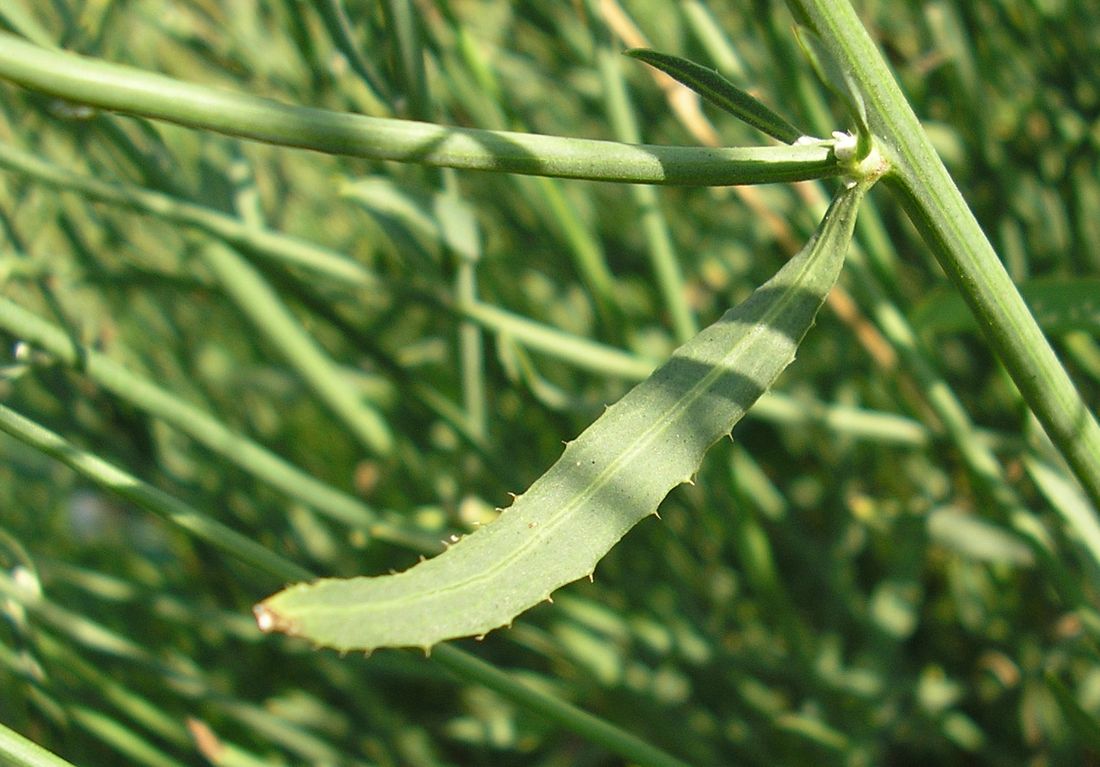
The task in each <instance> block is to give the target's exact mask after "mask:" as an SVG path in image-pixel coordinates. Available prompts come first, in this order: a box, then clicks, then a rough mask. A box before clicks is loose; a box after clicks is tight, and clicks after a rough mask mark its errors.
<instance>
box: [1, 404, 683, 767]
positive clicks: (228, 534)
mask: <svg viewBox="0 0 1100 767" xmlns="http://www.w3.org/2000/svg"><path fill="white" fill-rule="evenodd" d="M0 430H2V431H5V432H7V433H8V434H10V435H11V436H13V437H15V438H16V439H18V440H20V441H21V442H24V443H25V444H27V445H30V446H31V447H34V448H36V449H38V450H40V451H42V452H43V453H45V454H46V455H49V456H51V457H53V458H56V459H57V460H59V461H61V462H62V463H64V464H65V465H66V466H69V467H70V468H72V469H73V470H74V471H76V472H77V473H78V474H80V475H81V476H83V477H84V478H86V479H88V480H90V481H91V482H94V483H95V484H97V485H100V486H101V487H104V488H106V489H107V490H110V491H112V492H114V493H116V494H117V495H119V496H121V497H123V498H125V499H126V500H128V501H130V502H132V503H134V504H135V505H137V506H139V507H141V508H143V509H145V510H146V511H149V512H151V513H153V514H154V515H156V516H158V517H161V518H163V519H165V520H167V521H168V522H170V523H172V524H174V525H176V526H178V527H181V528H182V529H183V530H185V531H186V532H187V533H189V534H191V535H194V536H195V537H196V538H198V539H200V540H203V541H205V542H207V543H209V544H211V545H212V546H214V547H215V548H216V549H218V550H220V551H222V552H224V553H226V554H228V555H229V556H231V557H233V558H235V559H239V560H241V561H242V562H245V563H247V564H249V565H252V566H253V567H256V568H257V569H258V570H261V571H262V572H265V573H268V574H270V575H272V576H274V577H276V578H278V579H280V580H282V581H284V582H290V581H304V580H314V579H316V578H317V576H316V575H315V574H314V573H312V572H310V571H309V570H307V569H306V568H304V567H302V566H300V565H298V564H296V563H294V562H292V561H291V560H289V559H287V558H285V557H283V556H280V555H279V554H276V553H274V552H272V551H269V550H267V549H266V548H264V547H263V546H261V545H259V544H258V543H256V542H255V541H252V540H251V539H249V538H247V537H245V536H243V535H241V534H240V533H238V532H237V531H235V530H233V529H231V528H229V527H226V526H225V525H223V524H221V523H220V522H218V521H216V520H214V519H211V518H210V517H208V516H206V515H205V514H203V513H201V512H199V511H197V510H196V509H194V508H192V507H190V506H189V505H187V504H185V503H184V502H182V501H180V500H178V499H177V498H175V497H173V496H171V495H169V494H167V493H165V492H163V491H161V490H158V489H157V488H155V487H153V486H151V485H149V484H147V483H145V482H142V481H141V480H140V479H138V478H137V477H134V476H133V475H131V474H128V473H127V472H125V471H122V470H121V469H119V468H118V467H116V466H113V465H112V464H109V463H107V462H106V461H104V460H102V459H101V458H99V457H97V456H95V455H93V454H92V453H89V452H87V451H85V450H81V449H80V448H78V447H76V446H75V445H73V444H72V443H70V442H68V441H67V440H65V439H64V438H63V437H61V436H59V435H57V434H55V433H53V432H51V431H49V430H47V429H45V428H43V427H42V426H39V425H38V424H36V423H34V422H33V421H30V420H28V419H26V418H24V417H23V416H21V415H19V414H18V413H16V412H14V411H13V410H10V409H9V408H6V407H4V406H3V405H0ZM432 657H433V658H435V659H436V660H440V661H442V662H443V663H444V664H445V665H446V666H447V668H449V669H450V670H451V671H452V672H454V673H455V674H457V675H459V676H460V677H462V678H463V679H466V680H467V681H469V682H473V683H475V684H480V685H484V686H485V687H488V688H489V689H490V690H494V691H495V692H497V693H500V694H501V695H502V696H504V697H505V698H507V699H509V700H512V701H514V702H515V703H517V704H519V705H521V706H523V707H524V708H529V709H531V710H533V711H536V712H537V713H539V714H541V715H543V716H545V717H547V718H548V719H550V720H552V721H554V722H557V723H558V724H560V725H561V726H563V727H565V728H567V729H569V730H571V731H573V732H576V733H578V734H580V735H583V736H584V737H587V738H590V739H591V740H592V741H593V742H594V743H599V744H600V745H602V746H603V747H605V748H606V749H608V750H609V751H611V752H613V753H616V754H619V755H620V756H622V757H624V758H626V759H629V760H632V761H634V762H637V763H638V764H640V765H651V766H652V767H685V766H684V764H683V762H681V761H679V760H678V759H676V758H675V757H673V756H671V755H669V754H666V753H664V752H663V751H661V750H660V749H657V748H655V747H653V746H651V745H650V744H648V743H646V742H645V741H644V740H642V739H640V738H638V737H637V736H635V735H632V734H630V733H629V732H626V731H625V730H622V729H620V728H618V727H616V726H615V725H613V724H611V723H609V722H606V721H604V720H601V719H598V718H596V717H594V716H592V715H591V714H589V713H587V712H585V711H583V710H581V709H579V708H577V707H576V706H574V705H572V704H570V703H567V702H565V701H563V700H560V699H558V698H555V697H554V696H552V695H549V694H547V693H545V692H542V691H540V690H536V689H534V688H532V687H529V686H528V685H526V684H523V683H520V682H517V681H516V680H514V679H512V678H511V677H510V676H508V675H507V674H506V673H504V672H502V671H500V670H498V669H495V668H493V667H492V666H490V665H489V664H487V663H485V662H484V661H480V660H478V659H477V658H476V657H474V656H472V655H470V654H469V653H466V652H463V651H462V650H459V649H458V648H456V647H450V646H440V647H437V648H435V653H434V654H433V656H432ZM2 727H3V726H2V725H0V748H4V747H7V746H8V745H9V743H8V742H7V741H8V739H6V738H5V736H6V735H8V733H9V732H10V731H8V732H5V731H4V730H3V729H2ZM10 742H11V744H12V748H13V749H14V748H15V747H16V746H18V745H19V743H18V742H17V741H15V740H14V739H11V740H10ZM0 753H3V752H2V751H0ZM14 753H23V752H18V751H16V752H14ZM28 764H31V765H35V766H36V767H37V765H48V766H49V767H56V766H57V765H64V764H65V763H64V762H49V761H40V762H28Z"/></svg>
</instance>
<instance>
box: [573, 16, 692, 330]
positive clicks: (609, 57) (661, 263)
mask: <svg viewBox="0 0 1100 767" xmlns="http://www.w3.org/2000/svg"><path fill="white" fill-rule="evenodd" d="M590 7H591V9H592V12H593V14H595V13H596V10H597V9H596V7H595V4H594V3H590ZM597 29H598V32H597V34H598V35H599V39H598V41H597V49H596V65H597V67H598V69H599V71H600V76H601V79H602V81H603V86H604V91H605V93H606V97H607V102H608V107H607V109H608V116H609V117H610V119H611V124H612V126H613V129H614V131H615V136H616V138H618V140H620V141H623V142H626V143H628V144H637V143H639V142H640V141H641V131H640V130H639V129H638V121H637V118H636V117H635V116H634V109H633V107H631V104H630V97H629V95H628V94H627V92H626V84H625V82H623V76H622V68H621V61H620V60H621V59H622V56H621V54H620V52H619V51H618V50H616V49H615V48H614V47H613V46H612V45H611V43H610V37H609V35H608V33H607V31H606V29H604V28H603V27H597ZM630 193H631V195H632V196H633V197H634V202H635V205H637V207H638V211H639V214H640V216H641V227H642V232H643V234H644V236H645V242H646V247H647V248H648V250H649V258H650V261H651V263H652V264H653V271H654V276H655V277H656V279H657V286H658V288H659V289H660V291H661V296H662V297H663V299H664V304H665V308H666V309H667V310H668V312H669V314H670V315H671V319H672V327H673V330H674V332H675V334H676V339H677V341H678V342H680V343H683V342H684V341H687V340H688V339H689V338H691V337H692V336H694V335H695V334H696V333H697V332H699V325H698V323H697V322H696V320H695V313H694V312H693V311H692V310H691V307H690V306H689V305H688V302H687V291H686V289H685V287H684V276H683V272H682V271H681V269H680V259H679V257H678V256H677V254H676V249H675V247H674V246H673V244H672V235H671V234H670V233H669V230H668V222H667V221H666V220H665V216H664V214H663V213H662V212H661V204H660V198H659V197H658V196H657V191H656V190H655V189H654V188H653V187H651V186H635V187H631V189H630Z"/></svg>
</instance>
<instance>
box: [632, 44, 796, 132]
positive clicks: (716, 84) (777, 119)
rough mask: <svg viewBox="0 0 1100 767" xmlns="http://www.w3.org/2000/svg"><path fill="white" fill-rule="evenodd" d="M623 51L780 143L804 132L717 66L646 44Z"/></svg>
mask: <svg viewBox="0 0 1100 767" xmlns="http://www.w3.org/2000/svg"><path fill="white" fill-rule="evenodd" d="M626 55H627V56H630V57H631V58H635V59H638V61H644V62H645V63H646V64H649V65H650V66H651V67H654V68H656V69H659V70H661V71H662V72H664V73H665V74H666V75H668V76H669V77H671V78H672V79H673V80H676V81H677V82H679V83H683V84H684V85H686V86H687V87H688V88H691V89H692V90H693V91H695V92H696V93H698V94H699V95H700V96H702V97H703V98H704V99H706V100H707V101H709V102H710V103H711V104H714V105H715V106H716V107H718V108H719V109H724V110H725V111H727V112H729V113H730V114H731V115H733V116H734V117H736V118H737V119H739V120H743V121H744V122H746V123H748V124H749V125H751V126H752V127H754V128H756V129H757V130H759V131H761V132H763V133H766V134H768V135H769V136H771V137H772V138H775V139H779V140H780V141H782V142H783V143H784V144H793V143H795V142H796V141H798V140H799V139H800V138H802V137H803V136H805V135H806V134H805V132H803V131H800V130H799V129H798V128H796V127H794V126H793V125H791V123H790V122H788V121H787V119H786V118H784V117H782V116H781V115H779V114H777V113H776V112H774V111H773V110H772V109H771V108H769V107H768V106H766V105H765V104H763V103H762V102H761V101H760V100H759V99H757V98H756V97H755V96H753V95H752V94H750V93H748V92H746V91H743V90H741V89H740V88H738V87H737V86H736V85H734V84H733V83H731V82H730V81H729V80H727V79H726V78H725V77H723V76H722V75H721V73H719V72H718V71H717V70H714V69H710V68H708V67H704V66H702V65H701V64H696V63H695V62H694V61H688V60H687V59H682V58H680V57H679V56H671V55H669V54H667V53H658V52H657V51H651V50H649V49H647V48H632V49H631V50H629V51H626Z"/></svg>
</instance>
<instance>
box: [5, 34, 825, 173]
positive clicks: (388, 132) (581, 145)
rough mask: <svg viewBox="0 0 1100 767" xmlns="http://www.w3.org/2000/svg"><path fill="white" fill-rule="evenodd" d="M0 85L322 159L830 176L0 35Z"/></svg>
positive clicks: (816, 159)
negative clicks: (355, 103)
mask: <svg viewBox="0 0 1100 767" xmlns="http://www.w3.org/2000/svg"><path fill="white" fill-rule="evenodd" d="M0 78H3V79H7V80H11V81H13V82H16V83H19V84H20V85H23V86H25V87H27V88H31V89H34V90H37V91H41V92H43V93H48V94H50V95H53V96H57V97H59V98H62V99H67V100H69V101H73V102H77V103H82V104H90V105H92V106H96V107H100V108H103V109H110V110H113V111H116V112H123V113H127V114H134V115H141V116H144V117H152V118H156V119H159V120H167V121H169V122H173V123H178V124H179V125H186V126H190V127H195V128H201V129H203V130H211V131H217V132H219V133H226V134H229V135H233V136H241V137H243V138H248V139H255V140H258V141H264V142H267V143H270V144H279V145H282V146H293V147H301V148H304V149H312V150H315V151H318V152H327V153H330V154H344V155H352V156H357V157H366V158H370V159H375V160H395V161H397V162H412V163H419V164H422V165H434V166H440V167H449V168H465V169H468V170H492V171H500V172H505V173H525V174H532V175H538V176H558V177H562V178H580V179H589V180H593V181H619V182H628V183H640V184H692V185H700V186H703V185H712V186H716V185H725V184H765V183H776V182H783V181H801V180H806V179H813V178H823V177H826V176H835V175H837V174H838V173H839V172H840V171H839V169H838V168H837V162H836V158H835V157H833V156H832V152H831V151H830V149H829V147H827V146H799V147H753V148H739V147H738V148H723V149H712V148H703V147H665V146H651V145H636V144H620V143H616V142H614V141H594V140H590V139H576V138H562V137H558V136H543V135H538V134H533V133H512V132H508V131H488V130H476V129H472V128H451V127H445V126H441V125H433V124H430V123H422V122H414V121H411V120H390V119H385V118H380V117H366V116H364V115H356V114H348V113H346V112H333V111H329V110H325V109H313V108H309V107H298V106H291V105H288V104H282V103H279V102H276V101H271V100H269V99H264V98H259V97H257V96H251V95H247V94H243V93H234V92H233V91H229V90H223V89H219V88H211V87H208V86H201V85H193V84H191V83H185V82H181V81H179V80H174V79H172V78H170V77H165V76H163V75H156V74H150V73H148V72H144V71H142V70H140V69H136V68H133V67H126V66H120V65H117V64H110V63H107V62H104V61H98V60H96V59H91V58H86V57H84V56H77V55H75V54H71V53H63V52H59V51H52V50H46V49H45V48H39V47H38V46H36V45H32V44H30V43H28V42H26V41H24V40H20V39H19V38H17V37H14V36H12V35H10V34H6V33H0Z"/></svg>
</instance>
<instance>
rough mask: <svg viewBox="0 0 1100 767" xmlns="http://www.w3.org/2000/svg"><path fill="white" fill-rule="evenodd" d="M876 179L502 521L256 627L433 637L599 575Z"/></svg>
mask: <svg viewBox="0 0 1100 767" xmlns="http://www.w3.org/2000/svg"><path fill="white" fill-rule="evenodd" d="M870 183H872V182H871V181H863V182H860V183H852V184H850V185H848V186H847V187H846V188H845V189H844V191H842V192H841V193H840V194H839V195H838V197H837V199H836V200H834V202H833V205H832V206H831V207H830V209H829V211H828V212H827V213H826V215H825V218H824V220H823V221H822V223H821V225H820V226H819V227H818V231H817V232H816V233H815V234H814V236H813V238H812V239H811V240H810V242H809V243H807V245H806V246H805V247H804V248H803V250H802V251H801V252H800V253H799V255H797V256H796V257H795V258H793V259H791V260H790V261H789V262H788V263H787V264H786V265H785V266H784V267H783V268H782V269H780V270H779V272H777V273H776V275H775V276H774V277H772V279H771V280H769V281H768V282H766V283H765V284H764V285H762V286H761V287H760V288H759V289H757V290H756V292H754V293H753V295H752V296H751V297H750V298H749V299H748V300H747V301H745V302H744V303H742V304H740V305H739V306H737V307H735V308H734V309H732V310H730V311H729V312H727V313H726V314H725V315H724V316H723V317H722V318H721V319H720V320H719V321H718V322H716V323H715V324H714V325H711V326H710V327H709V328H707V329H705V330H703V331H702V332H701V333H699V334H698V335H697V336H695V337H694V338H693V339H691V340H690V341H688V343H686V344H685V345H684V346H682V347H681V348H680V349H679V350H677V351H676V352H675V353H674V354H673V356H672V358H671V359H670V360H669V361H668V362H667V363H666V364H665V365H664V366H662V367H661V368H660V369H658V370H657V371H656V372H655V373H654V374H653V375H652V376H651V377H650V378H648V379H647V380H645V381H644V382H642V383H641V384H639V385H638V386H637V387H635V388H634V389H633V390H632V391H630V392H629V393H628V394H627V395H626V396H625V397H624V398H623V399H622V400H621V401H620V402H618V403H616V404H615V405H613V406H612V407H610V408H609V409H608V410H607V411H606V412H605V413H604V414H603V416H601V417H600V418H599V419H598V420H597V421H596V422H595V423H594V424H592V426H590V427H589V428H588V429H587V430H585V432H584V433H583V434H581V435H580V436H579V437H578V438H577V439H576V440H575V441H573V442H571V443H569V444H568V446H567V447H566V449H565V452H564V453H563V454H562V456H561V458H560V459H559V460H558V462H557V463H555V464H554V465H553V466H552V467H551V468H550V470H549V471H547V472H546V474H544V475H543V476H542V477H541V478H540V479H539V480H537V481H536V482H535V483H534V484H533V485H532V486H531V488H530V489H529V490H528V491H527V492H526V493H525V494H524V495H522V496H520V497H518V498H517V499H516V501H515V503H514V504H513V505H512V506H511V508H509V509H507V510H506V511H504V512H503V513H502V514H501V516H500V518H499V519H497V520H496V521H494V522H492V523H491V524H489V525H486V526H485V527H483V528H481V529H479V530H477V531H476V532H474V533H473V534H471V535H469V536H467V537H466V538H464V539H462V540H460V541H458V542H457V543H455V544H454V545H452V546H451V547H450V548H449V549H448V550H447V551H445V552H444V553H442V554H440V555H439V556H437V557H435V558H433V559H429V560H426V561H424V562H421V563H420V564H418V565H416V566H414V567H412V568H411V569H409V570H407V571H405V572H403V573H399V574H396V575H388V576H381V577H360V578H351V579H326V580H320V581H316V582H313V583H303V584H298V585H295V586H292V587H290V588H288V589H285V590H283V591H281V592H279V593H277V594H275V595H273V596H272V597H269V598H268V599H267V600H265V601H264V602H262V603H261V604H259V605H257V607H256V616H257V620H258V623H259V625H260V627H261V629H263V630H266V631H282V632H285V633H288V634H292V635H296V636H302V637H306V638H308V639H310V640H312V641H313V642H316V643H317V644H319V645H323V646H326V647H332V648H335V649H339V650H368V651H369V650H373V649H375V648H378V647H423V648H430V647H431V646H432V645H434V644H436V643H437V642H440V641H443V640H446V639H453V638H457V637H463V636H476V635H483V634H485V633H487V632H489V631H491V630H493V629H495V628H499V627H501V626H505V625H508V624H510V623H511V622H512V620H513V618H515V616H517V615H518V614H520V613H521V612H523V611H524V610H527V609H529V608H530V607H533V606H534V605H536V604H538V603H539V602H542V601H544V600H546V599H547V598H549V596H550V595H551V593H552V592H553V591H554V590H555V589H557V588H559V587H561V586H564V585H565V584H567V583H570V582H572V581H574V580H577V579H579V578H583V577H584V576H586V575H591V574H592V573H593V571H594V569H595V567H596V563H597V562H598V561H599V560H600V559H601V558H602V557H603V556H604V554H606V553H607V551H608V550H609V549H610V548H611V547H612V546H613V545H615V543H617V542H618V541H619V539H621V538H622V537H623V535H625V534H626V532H627V531H628V530H629V529H630V528H631V527H633V526H634V525H635V524H637V523H638V522H640V521H641V520H642V519H644V518H645V517H647V516H649V515H650V514H654V513H656V511H657V507H658V505H659V504H660V502H661V501H662V500H663V499H664V497H665V495H667V494H668V492H669V491H670V490H671V489H672V488H673V487H675V486H676V485H678V484H681V483H684V482H690V481H691V478H692V476H693V475H694V474H695V472H696V471H697V470H698V468H699V465H700V463H701V461H702V459H703V455H704V453H705V452H706V451H707V449H708V448H709V447H710V446H711V445H712V444H714V442H716V441H717V440H718V439H719V438H721V437H722V436H723V435H726V434H728V433H729V432H730V430H731V429H732V428H733V426H734V424H736V423H737V421H738V420H740V418H741V416H743V415H744V413H745V411H746V410H748V408H749V407H751V405H752V403H753V402H755V401H756V400H757V398H758V397H760V395H761V394H763V393H764V392H765V391H767V389H768V388H769V387H770V386H771V385H772V384H773V383H774V381H775V380H776V378H778V376H779V374H780V373H782V372H783V370H784V368H786V367H787V365H788V364H789V363H790V362H791V361H792V360H793V359H794V353H795V349H796V348H797V346H798V344H799V342H800V341H801V339H802V337H803V336H804V335H805V333H806V331H807V330H808V329H809V327H810V325H811V324H812V323H813V319H814V316H815V315H816V313H817V310H818V308H819V307H820V306H821V303H822V301H824V299H825V295H826V294H827V293H828V291H829V290H830V288H831V287H832V285H833V283H834V282H835V281H836V278H837V275H838V274H839V272H840V267H841V264H842V263H843V261H844V253H845V251H846V250H847V246H848V242H849V240H850V239H851V235H852V227H853V225H854V223H855V218H856V212H857V209H858V206H859V201H860V199H861V198H862V196H863V193H864V192H865V190H866V189H867V187H868V186H869V185H870Z"/></svg>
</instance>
